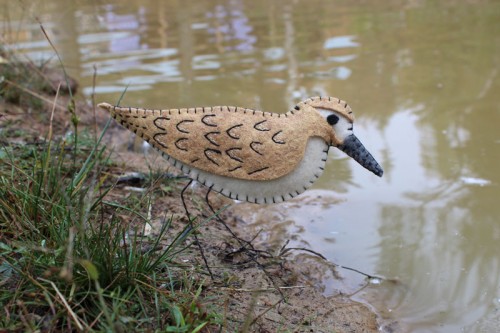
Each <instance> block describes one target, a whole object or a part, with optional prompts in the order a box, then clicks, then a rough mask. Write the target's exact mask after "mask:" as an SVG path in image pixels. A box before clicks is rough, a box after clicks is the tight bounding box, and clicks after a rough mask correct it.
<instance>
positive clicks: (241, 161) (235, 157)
mask: <svg viewBox="0 0 500 333" xmlns="http://www.w3.org/2000/svg"><path fill="white" fill-rule="evenodd" d="M233 150H241V148H229V149H228V150H226V154H227V156H229V157H230V158H231V159H233V160H235V161H238V162H240V163H243V160H242V159H241V158H239V157H238V156H233V155H231V154H230V152H232V151H233Z"/></svg>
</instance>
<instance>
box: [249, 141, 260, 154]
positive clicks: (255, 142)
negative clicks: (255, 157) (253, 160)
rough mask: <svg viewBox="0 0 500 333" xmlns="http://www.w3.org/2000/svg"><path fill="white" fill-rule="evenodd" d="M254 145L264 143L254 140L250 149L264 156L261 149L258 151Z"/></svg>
mask: <svg viewBox="0 0 500 333" xmlns="http://www.w3.org/2000/svg"><path fill="white" fill-rule="evenodd" d="M254 145H262V143H261V142H258V141H252V142H251V143H250V149H252V150H253V151H254V152H256V153H257V154H259V155H261V156H262V153H261V152H260V151H258V150H257V149H256V148H254Z"/></svg>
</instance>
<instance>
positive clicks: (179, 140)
mask: <svg viewBox="0 0 500 333" xmlns="http://www.w3.org/2000/svg"><path fill="white" fill-rule="evenodd" d="M185 140H187V138H180V139H177V141H175V147H176V148H177V149H179V150H183V151H188V150H187V149H186V148H182V147H180V146H179V145H178V143H179V142H181V141H185Z"/></svg>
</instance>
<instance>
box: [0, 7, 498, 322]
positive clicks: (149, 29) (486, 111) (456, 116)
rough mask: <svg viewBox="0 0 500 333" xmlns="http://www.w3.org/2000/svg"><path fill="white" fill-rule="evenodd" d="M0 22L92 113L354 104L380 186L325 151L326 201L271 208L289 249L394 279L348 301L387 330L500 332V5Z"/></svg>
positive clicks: (29, 17) (126, 13)
mask: <svg viewBox="0 0 500 333" xmlns="http://www.w3.org/2000/svg"><path fill="white" fill-rule="evenodd" d="M0 8H1V10H0V12H2V13H3V17H1V18H0V19H1V20H2V26H1V27H2V31H1V33H2V44H5V43H7V42H9V41H15V43H14V44H13V45H12V47H13V48H16V49H17V50H18V51H19V52H20V53H23V54H26V55H27V56H29V57H30V58H31V59H33V60H35V61H46V60H48V59H52V60H54V59H53V58H54V57H53V52H52V51H51V49H50V47H49V45H48V43H47V42H46V40H45V39H44V37H43V35H42V34H41V33H40V29H39V26H38V24H37V23H36V20H35V17H38V18H39V20H40V21H41V22H42V23H43V25H44V27H45V29H46V30H47V32H48V34H49V35H50V36H51V38H52V40H53V42H54V44H55V45H56V47H57V49H58V51H59V53H60V54H61V57H62V59H63V62H64V64H65V65H66V67H67V69H68V70H69V72H70V73H71V75H72V76H74V77H75V78H77V79H78V80H79V82H80V84H81V90H82V91H83V93H84V94H87V95H90V94H91V93H93V92H94V93H95V94H96V100H98V101H108V102H111V103H115V102H117V101H118V100H119V98H120V95H121V94H122V93H123V91H124V90H125V89H127V92H126V94H125V95H124V98H123V100H122V101H121V104H122V105H131V106H142V107H149V108H167V107H191V106H210V105H220V104H226V105H237V106H243V107H249V108H256V109H263V110H266V111H274V112H285V111H287V110H288V109H289V108H290V107H292V106H293V105H294V104H295V103H297V102H298V101H300V100H301V99H304V98H306V97H309V96H314V95H330V96H336V97H340V98H341V99H344V100H346V101H348V102H349V104H350V105H351V106H352V108H353V110H354V112H355V115H356V117H357V118H356V123H355V132H356V134H357V136H358V137H359V138H360V139H361V141H362V142H363V143H364V144H365V146H366V147H367V148H368V149H369V150H370V151H371V153H372V154H373V155H374V156H375V158H376V159H377V160H378V161H379V162H380V163H381V165H382V166H383V168H384V170H385V174H384V177H383V178H378V177H376V176H374V175H372V174H371V173H369V172H367V171H366V170H364V169H363V168H361V167H360V166H359V165H357V164H356V163H355V162H353V161H351V160H350V159H349V158H347V157H346V156H345V155H344V154H343V153H341V152H339V151H337V150H335V149H332V150H331V152H330V159H329V161H328V163H327V169H326V171H325V173H324V175H323V176H322V177H321V178H320V180H319V181H318V182H317V183H316V185H315V188H316V191H312V192H310V193H308V194H306V195H305V196H304V197H302V198H299V199H298V200H297V201H292V202H291V203H285V204H283V205H281V206H276V207H270V206H268V207H263V209H266V210H276V209H277V210H279V212H280V214H279V216H280V218H281V219H282V220H283V221H285V220H286V221H289V222H290V223H288V224H287V226H288V229H287V230H288V231H287V232H283V233H282V234H283V237H284V238H283V239H285V237H291V236H294V239H298V240H296V241H295V242H297V243H301V244H306V245H307V246H308V247H309V248H311V249H312V250H314V251H317V252H320V253H322V254H323V255H325V256H326V257H328V258H329V259H330V260H331V261H333V262H335V263H338V264H341V265H345V266H349V267H353V268H356V269H359V270H361V271H363V272H366V273H370V274H375V275H380V276H383V277H387V278H390V279H397V281H398V283H396V284H395V283H389V282H387V281H385V282H382V283H381V284H376V285H375V284H372V285H370V286H369V287H367V288H365V289H363V290H362V291H360V292H358V293H357V294H356V296H355V297H356V299H361V300H363V301H365V302H368V303H369V304H370V305H371V306H372V307H373V308H374V309H375V310H376V311H377V312H378V313H379V314H380V315H381V317H382V318H384V319H385V320H384V323H385V325H386V328H385V329H386V330H390V328H391V327H392V326H391V325H392V323H393V322H397V326H395V327H397V329H396V330H397V331H400V330H401V331H411V332H459V331H464V332H495V331H497V330H498V327H500V172H499V171H500V130H499V126H500V103H499V102H500V97H499V92H500V85H499V82H500V77H499V68H500V66H499V65H500V23H499V22H500V2H498V1H493V0H492V1H481V0H469V1H461V0H455V1H453V0H446V1H420V0H412V1H396V0H394V1H384V2H381V1H378V2H371V1H361V0H359V1H348V0H340V1H329V0H307V1H305V0H295V1H288V0H276V1H265V0H254V1H243V0H217V1H215V0H211V1H197V2H185V1H178V0H167V1H155V0H141V1H134V0H127V1H111V0H100V1H63V0H46V1H35V2H34V4H27V3H24V4H23V3H21V2H19V3H16V2H12V1H5V0H0ZM94 72H96V73H97V78H96V85H95V87H94V86H93V75H94ZM319 190H321V191H319ZM318 196H321V200H320V199H318V200H315V199H314V198H318ZM318 202H321V204H318ZM325 202H326V203H325ZM328 202H329V203H328ZM272 222H273V223H276V224H279V221H276V220H272ZM268 227H269V228H270V229H271V228H273V225H269V226H268ZM340 273H341V275H343V276H345V277H348V278H349V279H352V280H353V281H356V279H361V277H360V276H359V275H356V274H354V273H352V272H349V271H343V270H341V271H340ZM356 283H357V282H355V283H354V285H355V284H356ZM327 289H328V288H327Z"/></svg>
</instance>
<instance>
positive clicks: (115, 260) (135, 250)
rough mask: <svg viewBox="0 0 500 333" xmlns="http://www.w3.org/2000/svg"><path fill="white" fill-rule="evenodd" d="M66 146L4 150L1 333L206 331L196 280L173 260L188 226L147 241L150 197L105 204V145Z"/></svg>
mask: <svg viewBox="0 0 500 333" xmlns="http://www.w3.org/2000/svg"><path fill="white" fill-rule="evenodd" d="M80 142H86V141H85V140H80ZM87 143H88V141H87ZM73 147H77V149H76V150H75V149H73ZM66 148H67V143H66V142H65V141H60V142H55V141H50V140H49V141H48V142H47V143H46V144H45V145H43V146H41V147H40V146H34V147H11V146H3V147H0V165H1V167H0V307H1V311H2V313H1V314H0V328H3V329H7V330H13V331H43V332H61V331H64V332H67V331H107V332H108V331H109V332H115V331H116V332H124V331H127V330H128V331H133V332H137V331H152V330H159V331H166V332H195V331H197V330H200V329H202V328H203V327H205V326H206V325H209V324H210V323H211V322H212V321H213V318H214V317H213V316H212V315H210V314H208V313H207V312H206V311H204V310H203V308H202V307H201V306H200V305H199V297H200V293H201V287H200V285H201V284H200V281H197V280H196V279H195V278H192V277H190V276H189V275H188V274H187V273H186V272H187V270H186V269H185V268H183V267H181V266H180V265H179V264H178V263H177V262H176V257H177V256H178V254H179V253H182V252H183V251H184V250H185V249H186V248H187V247H188V246H189V243H187V242H186V240H187V237H188V236H189V234H190V231H189V229H184V230H182V231H181V232H176V233H174V232H173V231H172V228H171V226H172V222H173V221H172V220H166V221H164V223H163V225H162V229H161V231H160V232H159V234H158V235H156V236H155V237H153V238H151V237H148V236H144V235H142V234H141V233H140V231H141V229H142V227H143V226H144V224H146V223H149V222H150V221H149V218H148V213H147V212H148V210H149V209H150V206H151V203H152V202H153V201H154V198H152V195H154V192H153V191H146V194H139V195H138V194H135V195H129V196H126V197H124V198H123V200H122V201H121V202H116V201H113V202H108V201H106V200H105V198H106V194H107V193H108V191H110V190H112V189H113V183H112V181H110V180H109V179H108V178H109V176H108V172H107V167H108V165H110V161H109V159H108V156H107V155H106V154H107V153H106V149H105V147H103V146H101V145H100V144H99V142H97V143H95V144H94V145H93V146H90V147H89V146H85V147H84V146H83V143H81V144H74V143H71V148H72V149H66ZM80 148H81V149H80ZM83 148H85V149H83ZM85 151H86V152H87V153H83V152H85ZM0 330H1V329H0Z"/></svg>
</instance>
